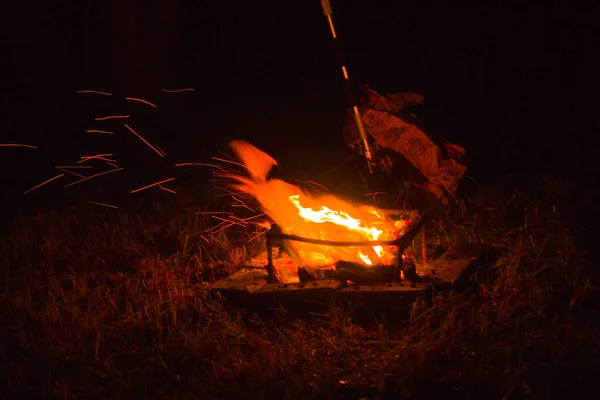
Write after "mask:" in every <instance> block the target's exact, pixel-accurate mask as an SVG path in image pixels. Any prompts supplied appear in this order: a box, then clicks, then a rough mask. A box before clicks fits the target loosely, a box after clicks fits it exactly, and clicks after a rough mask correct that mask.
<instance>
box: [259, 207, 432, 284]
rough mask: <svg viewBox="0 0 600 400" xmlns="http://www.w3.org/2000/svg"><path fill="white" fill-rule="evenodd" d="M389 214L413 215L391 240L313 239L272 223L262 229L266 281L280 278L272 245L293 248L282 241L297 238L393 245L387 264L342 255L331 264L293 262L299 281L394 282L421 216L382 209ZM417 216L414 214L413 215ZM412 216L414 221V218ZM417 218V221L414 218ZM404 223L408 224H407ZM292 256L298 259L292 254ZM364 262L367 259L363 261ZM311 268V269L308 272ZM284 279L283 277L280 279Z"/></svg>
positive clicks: (339, 243)
mask: <svg viewBox="0 0 600 400" xmlns="http://www.w3.org/2000/svg"><path fill="white" fill-rule="evenodd" d="M384 213H386V214H388V215H389V214H391V215H410V216H412V218H413V219H407V221H408V222H409V223H411V225H410V226H407V227H408V228H409V229H408V230H407V229H404V230H403V231H404V232H403V234H401V235H399V236H398V237H397V238H395V239H391V240H358V241H340V240H327V239H315V238H310V237H302V236H298V235H292V234H286V233H283V232H282V231H281V229H280V228H279V227H278V226H277V225H274V226H272V227H271V229H269V231H267V232H266V233H265V237H266V246H267V251H266V256H267V263H266V266H265V268H266V270H267V274H268V275H267V276H268V278H267V282H268V283H276V282H278V281H280V280H281V279H278V278H277V272H278V271H277V270H276V267H275V265H274V258H273V248H274V247H279V248H281V247H283V248H284V249H285V251H287V252H290V251H291V252H295V249H294V247H293V246H289V245H286V242H300V243H306V244H312V245H318V246H328V247H345V248H350V247H371V248H375V247H376V246H379V247H392V248H394V249H395V252H396V255H395V257H394V258H393V259H392V261H393V263H392V264H391V265H385V264H380V265H371V264H369V265H365V263H359V262H355V261H346V260H344V259H341V260H338V261H337V262H335V263H333V264H327V265H324V266H318V265H293V266H292V268H296V269H297V276H298V279H299V281H300V282H306V281H315V280H318V279H334V280H339V281H341V282H345V281H352V282H354V283H387V282H398V281H400V279H401V271H402V270H403V266H404V257H403V253H404V250H405V249H406V248H407V247H408V246H410V244H411V243H412V241H413V239H414V238H415V236H416V235H417V234H418V232H419V230H420V228H421V226H422V224H423V222H424V220H425V219H424V217H423V216H421V215H418V213H416V212H412V213H407V212H403V211H402V210H392V211H389V212H384ZM415 216H417V218H415ZM415 220H416V221H415ZM417 221H418V222H417ZM407 225H408V224H407ZM295 259H301V257H299V256H296V257H295ZM366 264H368V263H366ZM309 271H312V272H309ZM284 280H285V279H284Z"/></svg>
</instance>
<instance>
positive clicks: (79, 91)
mask: <svg viewBox="0 0 600 400" xmlns="http://www.w3.org/2000/svg"><path fill="white" fill-rule="evenodd" d="M77 93H96V94H103V95H105V96H112V94H111V93H107V92H99V91H97V90H78V91H77Z"/></svg>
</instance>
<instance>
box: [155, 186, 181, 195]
mask: <svg viewBox="0 0 600 400" xmlns="http://www.w3.org/2000/svg"><path fill="white" fill-rule="evenodd" d="M158 187H159V188H161V189H162V190H164V191H165V192H171V193H173V194H177V192H176V191H174V190H173V189H169V188H166V187H164V186H163V185H158Z"/></svg>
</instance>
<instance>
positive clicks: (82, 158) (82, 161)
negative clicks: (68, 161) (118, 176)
mask: <svg viewBox="0 0 600 400" xmlns="http://www.w3.org/2000/svg"><path fill="white" fill-rule="evenodd" d="M105 155H106V156H112V154H98V155H95V156H83V157H81V160H79V161H77V164H81V163H84V162H86V161H90V160H100V161H104V162H107V163H109V162H117V160H113V159H111V158H106V157H104V156H105ZM117 168H118V167H117Z"/></svg>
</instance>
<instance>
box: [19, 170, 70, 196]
mask: <svg viewBox="0 0 600 400" xmlns="http://www.w3.org/2000/svg"><path fill="white" fill-rule="evenodd" d="M63 176H65V174H60V175H56V176H55V177H53V178H50V179H48V180H47V181H44V182H42V183H40V184H39V185H37V186H34V187H32V188H31V189H29V190H26V191H25V192H24V193H23V194H27V193H29V192H32V191H34V190H35V189H37V188H39V187H41V186H44V185H45V184H46V183H49V182H52V181H53V180H55V179H58V178H62V177H63Z"/></svg>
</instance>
